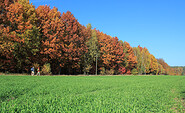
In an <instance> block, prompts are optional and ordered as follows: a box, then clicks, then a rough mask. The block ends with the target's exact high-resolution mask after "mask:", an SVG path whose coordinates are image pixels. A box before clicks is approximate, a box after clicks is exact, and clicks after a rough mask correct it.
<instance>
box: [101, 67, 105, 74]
mask: <svg viewBox="0 0 185 113" xmlns="http://www.w3.org/2000/svg"><path fill="white" fill-rule="evenodd" d="M100 75H105V68H104V67H102V68H101V71H100Z"/></svg>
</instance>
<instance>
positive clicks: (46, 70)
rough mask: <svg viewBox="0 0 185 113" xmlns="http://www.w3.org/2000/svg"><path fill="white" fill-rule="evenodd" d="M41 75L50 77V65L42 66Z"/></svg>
mask: <svg viewBox="0 0 185 113" xmlns="http://www.w3.org/2000/svg"><path fill="white" fill-rule="evenodd" d="M41 74H43V75H51V67H50V63H46V64H44V65H43V67H42V71H41Z"/></svg>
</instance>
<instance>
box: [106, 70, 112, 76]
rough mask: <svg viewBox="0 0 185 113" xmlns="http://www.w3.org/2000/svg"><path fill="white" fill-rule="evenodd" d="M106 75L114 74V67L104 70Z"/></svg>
mask: <svg viewBox="0 0 185 113" xmlns="http://www.w3.org/2000/svg"><path fill="white" fill-rule="evenodd" d="M106 74H107V75H113V74H114V69H110V70H106Z"/></svg>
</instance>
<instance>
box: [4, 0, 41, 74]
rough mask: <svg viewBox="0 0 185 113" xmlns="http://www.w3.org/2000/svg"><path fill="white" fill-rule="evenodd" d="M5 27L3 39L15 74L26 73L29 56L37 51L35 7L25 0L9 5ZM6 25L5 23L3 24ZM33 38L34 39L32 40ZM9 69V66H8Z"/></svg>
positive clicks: (29, 60) (29, 61)
mask: <svg viewBox="0 0 185 113" xmlns="http://www.w3.org/2000/svg"><path fill="white" fill-rule="evenodd" d="M6 11H7V14H6V17H7V23H8V24H7V25H6V26H4V29H3V34H2V35H3V38H4V40H6V45H11V46H9V47H8V48H9V49H10V51H11V53H12V55H13V57H12V59H11V63H12V64H14V63H15V64H16V65H15V67H14V69H16V70H17V72H22V70H23V71H24V70H25V71H28V69H29V65H30V64H31V56H32V55H34V54H35V53H36V52H37V51H38V46H37V43H35V41H36V40H35V39H38V38H39V34H38V28H37V27H36V25H35V24H36V19H37V18H36V14H35V7H34V6H33V5H32V4H29V1H27V0H19V1H18V2H14V3H11V4H10V5H9V6H8V7H7V8H6ZM5 23H6V22H5ZM34 38H35V39H34ZM10 67H11V66H10Z"/></svg>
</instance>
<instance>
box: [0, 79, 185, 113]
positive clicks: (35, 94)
mask: <svg viewBox="0 0 185 113" xmlns="http://www.w3.org/2000/svg"><path fill="white" fill-rule="evenodd" d="M0 81H1V82H0V112H1V113H4V112H85V113H89V112H139V113H145V112H168V113H169V112H185V103H184V98H185V76H39V77H38V76H0Z"/></svg>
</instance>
